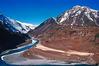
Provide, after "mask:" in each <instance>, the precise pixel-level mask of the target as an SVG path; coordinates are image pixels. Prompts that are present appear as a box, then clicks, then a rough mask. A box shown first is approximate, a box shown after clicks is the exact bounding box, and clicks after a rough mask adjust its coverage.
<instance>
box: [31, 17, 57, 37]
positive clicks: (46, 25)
mask: <svg viewBox="0 0 99 66" xmlns="http://www.w3.org/2000/svg"><path fill="white" fill-rule="evenodd" d="M54 27H57V23H56V21H55V19H54V18H52V17H51V18H49V19H47V20H45V21H44V22H43V23H41V24H40V25H39V26H38V27H36V28H35V29H34V30H31V31H29V34H31V35H32V36H33V35H35V36H38V35H40V34H43V33H46V32H47V31H49V30H51V29H53V28H54Z"/></svg>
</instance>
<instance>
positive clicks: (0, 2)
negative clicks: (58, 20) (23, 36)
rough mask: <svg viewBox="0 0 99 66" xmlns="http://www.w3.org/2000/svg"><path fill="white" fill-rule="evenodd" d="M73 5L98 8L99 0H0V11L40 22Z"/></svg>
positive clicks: (23, 19) (22, 19)
mask: <svg viewBox="0 0 99 66" xmlns="http://www.w3.org/2000/svg"><path fill="white" fill-rule="evenodd" d="M75 5H81V6H88V7H90V8H93V9H96V10H99V0H0V12H1V13H3V14H4V15H6V16H8V17H11V18H13V19H16V20H19V21H22V22H28V23H33V24H40V23H41V22H43V21H44V20H46V19H47V18H49V17H56V16H57V15H59V14H61V13H62V12H64V11H66V10H68V9H70V8H72V7H73V6H75Z"/></svg>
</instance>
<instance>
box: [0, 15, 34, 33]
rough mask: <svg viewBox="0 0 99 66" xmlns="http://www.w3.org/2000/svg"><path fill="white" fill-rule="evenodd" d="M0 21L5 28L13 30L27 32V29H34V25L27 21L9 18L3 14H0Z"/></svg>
mask: <svg viewBox="0 0 99 66" xmlns="http://www.w3.org/2000/svg"><path fill="white" fill-rule="evenodd" d="M0 22H1V23H2V24H3V25H4V26H5V27H6V29H7V30H10V31H13V32H22V33H27V32H28V31H29V30H31V29H34V28H35V27H36V26H35V25H32V24H28V23H22V22H20V21H17V20H14V19H11V18H9V17H6V16H4V15H2V14H1V15H0Z"/></svg>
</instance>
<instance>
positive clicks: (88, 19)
mask: <svg viewBox="0 0 99 66" xmlns="http://www.w3.org/2000/svg"><path fill="white" fill-rule="evenodd" d="M57 23H59V24H63V25H70V26H99V11H98V10H94V9H91V8H89V7H86V6H78V5H77V6H74V7H73V8H72V9H70V10H68V11H65V12H64V13H63V14H61V15H60V16H58V17H57Z"/></svg>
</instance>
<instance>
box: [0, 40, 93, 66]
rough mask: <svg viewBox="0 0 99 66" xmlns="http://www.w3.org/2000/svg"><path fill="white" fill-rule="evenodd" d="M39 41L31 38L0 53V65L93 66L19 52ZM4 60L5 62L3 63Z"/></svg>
mask: <svg viewBox="0 0 99 66" xmlns="http://www.w3.org/2000/svg"><path fill="white" fill-rule="evenodd" d="M38 43H39V41H38V40H32V43H30V44H28V45H24V46H21V47H18V48H16V49H12V50H8V51H5V52H3V53H2V55H1V60H0V66H18V65H21V66H22V65H23V66H24V65H28V66H29V65H39V66H43V65H52V66H53V65H56V66H60V65H65V66H93V65H86V64H80V63H72V64H68V63H66V62H64V61H58V60H47V59H28V58H24V57H22V56H21V54H22V53H23V52H25V51H27V50H28V49H29V48H31V47H34V46H36V45H37V44H38ZM5 62H6V63H5Z"/></svg>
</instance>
